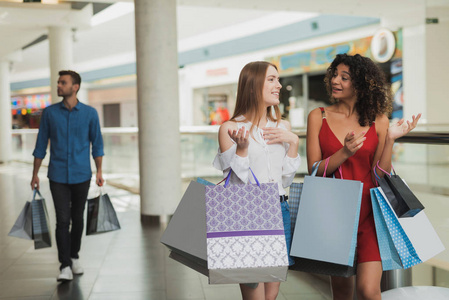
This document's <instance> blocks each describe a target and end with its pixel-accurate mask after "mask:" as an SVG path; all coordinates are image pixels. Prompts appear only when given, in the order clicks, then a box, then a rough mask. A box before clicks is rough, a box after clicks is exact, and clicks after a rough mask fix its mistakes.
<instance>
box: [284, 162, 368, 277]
mask: <svg viewBox="0 0 449 300" xmlns="http://www.w3.org/2000/svg"><path fill="white" fill-rule="evenodd" d="M326 164H327V161H326ZM317 169H318V168H317ZM326 169H327V168H325V170H326ZM324 174H326V171H325V173H324ZM315 175H316V172H314V173H313V174H312V176H305V178H304V185H303V190H302V193H301V202H300V205H299V210H298V214H297V219H296V224H295V230H294V234H293V239H292V248H291V251H290V255H291V256H295V257H298V258H304V259H310V260H316V261H322V262H328V263H333V264H337V265H342V266H349V267H353V266H354V262H355V249H356V243H357V229H358V223H359V214H360V205H361V199H362V191H363V183H362V182H360V181H355V180H344V179H336V178H326V177H317V176H315ZM295 265H296V263H295ZM295 265H294V266H295ZM343 271H344V272H345V273H346V274H347V273H348V272H349V271H350V270H349V269H348V268H344V270H343Z"/></svg>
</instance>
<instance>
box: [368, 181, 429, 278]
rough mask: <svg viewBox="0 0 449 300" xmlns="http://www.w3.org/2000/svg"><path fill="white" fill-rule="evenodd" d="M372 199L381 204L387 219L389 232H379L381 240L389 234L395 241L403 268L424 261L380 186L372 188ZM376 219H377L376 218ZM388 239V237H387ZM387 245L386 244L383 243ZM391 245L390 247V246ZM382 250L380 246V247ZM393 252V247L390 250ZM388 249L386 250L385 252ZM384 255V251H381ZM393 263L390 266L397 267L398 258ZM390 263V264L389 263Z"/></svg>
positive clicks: (380, 206) (382, 212) (381, 211)
mask: <svg viewBox="0 0 449 300" xmlns="http://www.w3.org/2000/svg"><path fill="white" fill-rule="evenodd" d="M370 191H371V200H372V202H377V203H378V205H379V210H378V211H380V213H381V215H382V217H383V219H384V220H385V224H386V228H387V229H388V233H387V232H385V231H382V230H381V231H380V232H378V236H379V234H381V241H382V240H383V239H384V238H385V234H387V235H389V236H390V238H391V240H392V241H393V244H394V247H395V248H396V251H397V253H398V256H399V258H400V260H401V264H402V268H404V269H408V268H410V267H413V266H414V265H417V264H420V263H422V260H421V259H420V258H419V256H418V254H417V253H416V250H415V248H414V247H413V244H412V243H411V242H410V239H409V238H408V236H407V234H406V233H405V232H404V229H403V228H402V226H401V224H400V223H399V220H398V217H397V216H396V215H395V213H394V211H393V209H392V208H391V206H390V205H388V204H387V201H386V200H385V197H384V196H383V195H382V193H381V192H380V188H372V189H371V190H370ZM374 207H377V206H376V205H373V209H374ZM375 221H376V219H375ZM376 230H377V223H376ZM387 239H388V237H387ZM379 246H380V245H379ZM383 246H385V244H383ZM390 246H391V245H389V246H388V247H390ZM382 248H383V250H386V248H385V247H382ZM379 250H380V247H379ZM388 251H390V254H391V249H390V250H388ZM385 252H386V251H384V253H385ZM381 256H382V252H381ZM390 262H391V265H389V266H388V267H394V268H397V265H396V264H397V260H396V261H395V262H394V263H393V261H390ZM387 265H388V264H387Z"/></svg>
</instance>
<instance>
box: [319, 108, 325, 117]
mask: <svg viewBox="0 0 449 300" xmlns="http://www.w3.org/2000/svg"><path fill="white" fill-rule="evenodd" d="M320 110H321V116H322V117H323V119H326V113H325V112H324V107H320Z"/></svg>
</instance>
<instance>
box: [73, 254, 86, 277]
mask: <svg viewBox="0 0 449 300" xmlns="http://www.w3.org/2000/svg"><path fill="white" fill-rule="evenodd" d="M72 272H73V274H75V275H81V274H83V273H84V269H83V267H82V266H81V263H80V260H79V259H78V258H72Z"/></svg>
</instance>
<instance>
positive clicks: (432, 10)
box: [403, 7, 449, 124]
mask: <svg viewBox="0 0 449 300" xmlns="http://www.w3.org/2000/svg"><path fill="white" fill-rule="evenodd" d="M426 18H432V19H437V20H438V23H431V24H426ZM418 20H420V22H419V24H415V25H410V26H404V27H403V58H404V59H403V65H404V72H403V75H404V117H405V118H408V119H409V118H410V117H411V115H413V114H417V113H419V112H421V113H422V114H423V120H422V121H420V122H423V123H424V122H427V123H430V124H435V123H447V120H448V118H447V114H446V112H445V109H442V108H444V107H445V105H446V102H447V101H446V98H447V96H446V94H447V93H446V89H445V87H446V86H447V83H448V82H449V73H448V72H447V71H446V68H445V66H446V64H447V63H446V61H445V59H444V58H445V57H446V56H447V49H448V48H449V9H448V8H445V7H427V8H426V9H423V10H422V12H421V14H420V15H419V18H418Z"/></svg>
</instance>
